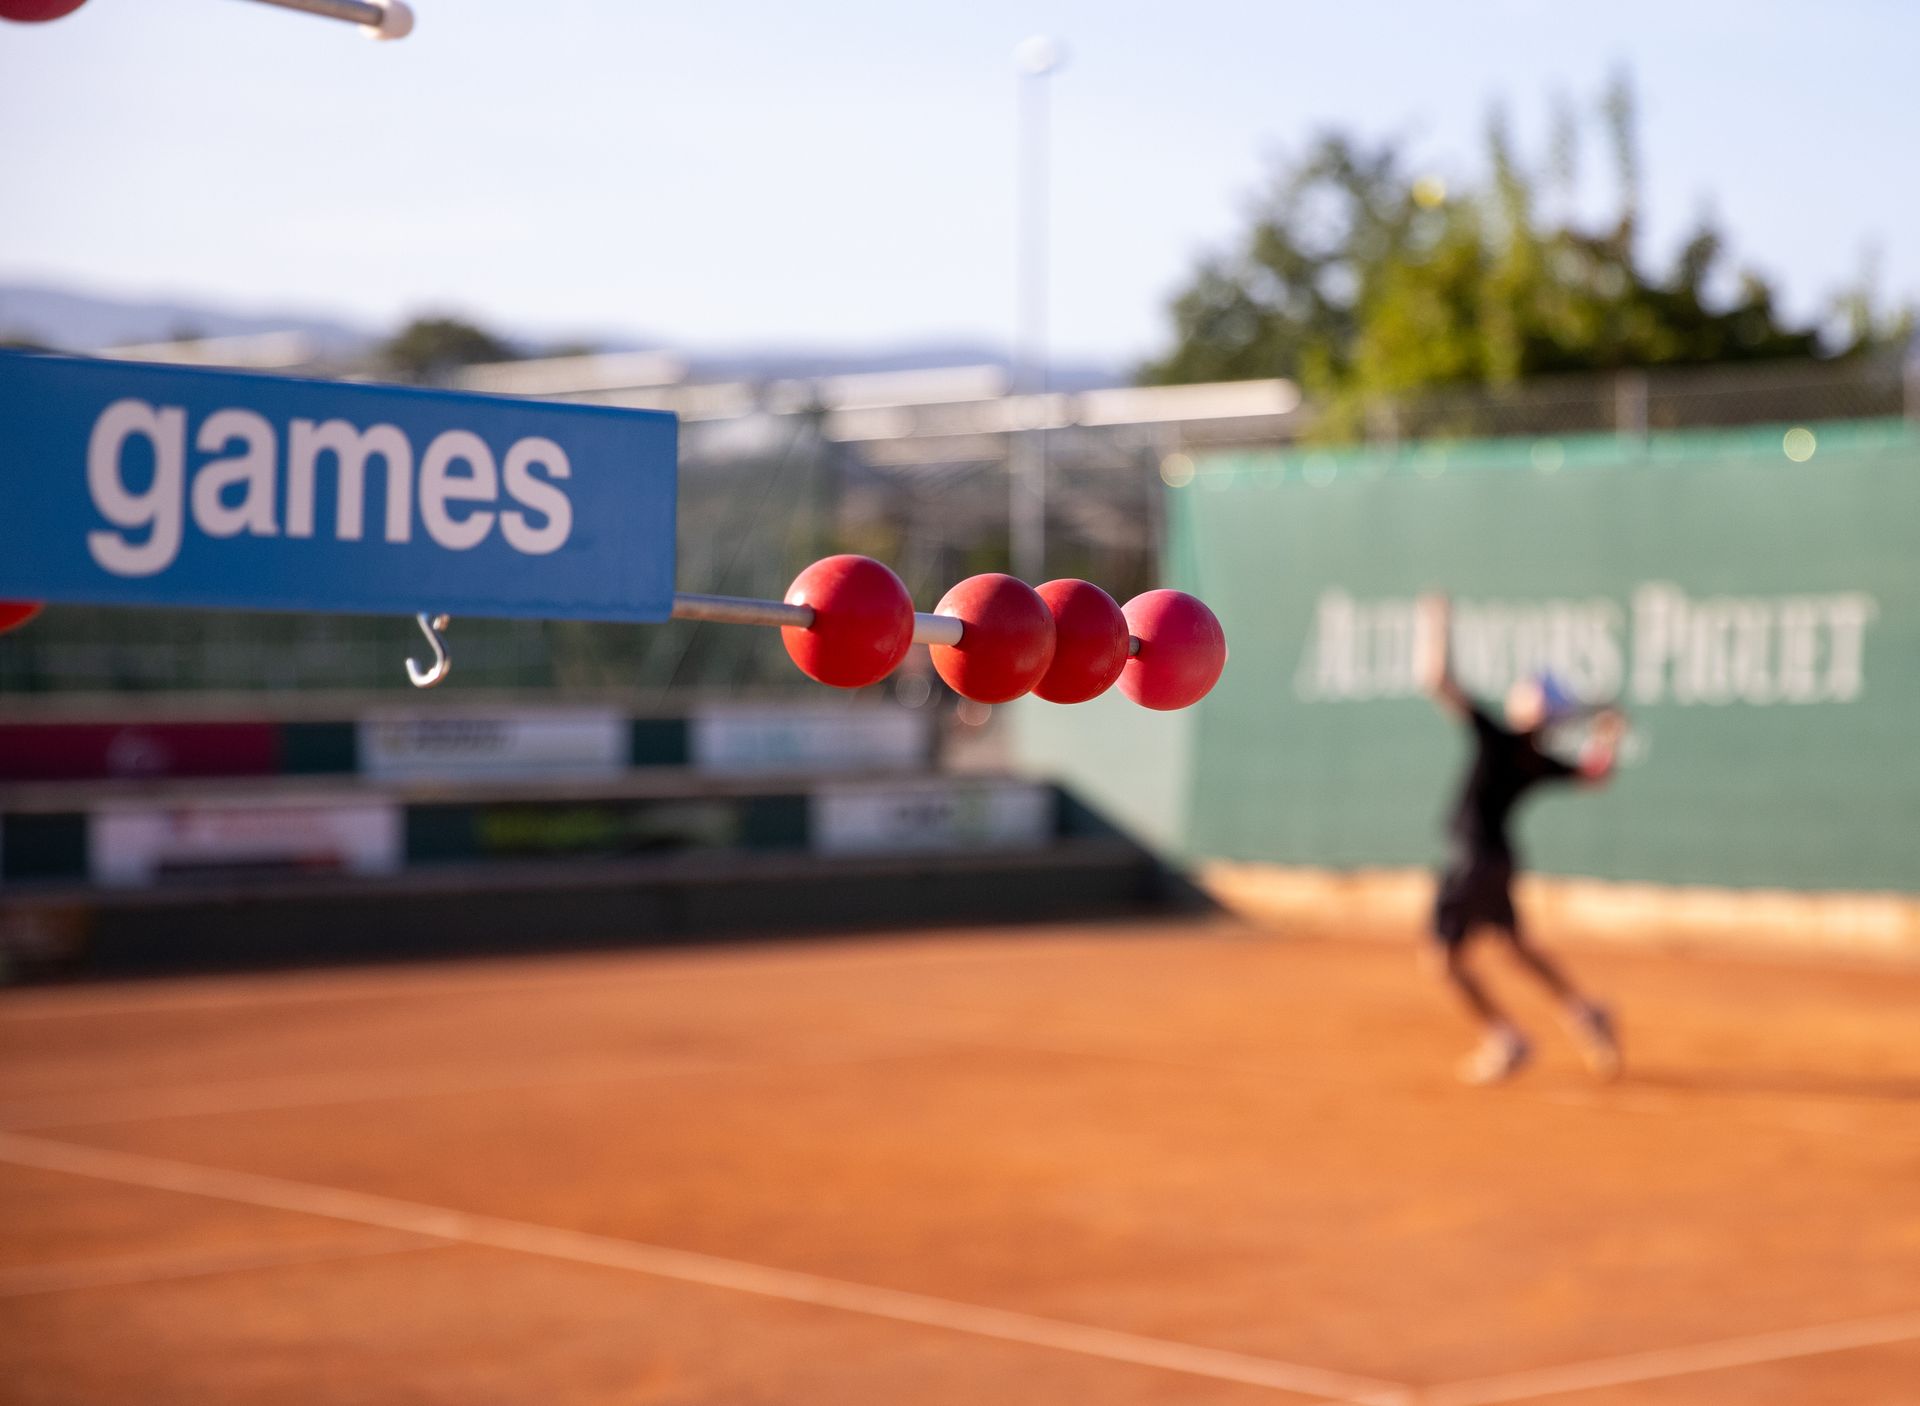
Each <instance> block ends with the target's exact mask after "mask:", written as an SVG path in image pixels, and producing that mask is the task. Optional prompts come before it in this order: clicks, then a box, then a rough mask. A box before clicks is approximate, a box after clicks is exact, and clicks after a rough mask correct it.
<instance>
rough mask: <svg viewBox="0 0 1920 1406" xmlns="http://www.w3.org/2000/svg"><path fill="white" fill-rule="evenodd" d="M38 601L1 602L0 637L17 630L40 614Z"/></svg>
mask: <svg viewBox="0 0 1920 1406" xmlns="http://www.w3.org/2000/svg"><path fill="white" fill-rule="evenodd" d="M40 609H41V606H40V602H39V601H37V600H0V635H4V634H5V633H6V632H7V631H8V630H17V629H19V628H20V627H21V626H22V625H24V624H26V623H27V621H29V620H31V619H33V617H34V616H36V615H38V614H39V613H40Z"/></svg>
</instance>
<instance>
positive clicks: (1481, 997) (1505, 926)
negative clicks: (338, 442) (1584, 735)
mask: <svg viewBox="0 0 1920 1406" xmlns="http://www.w3.org/2000/svg"><path fill="white" fill-rule="evenodd" d="M1451 615H1452V612H1451V609H1450V608H1449V605H1448V602H1447V599H1446V597H1444V596H1426V597H1423V598H1422V599H1421V601H1420V604H1419V617H1418V620H1417V624H1416V635H1415V668H1416V670H1417V676H1418V678H1419V680H1420V683H1421V685H1422V687H1424V688H1425V689H1426V691H1427V692H1428V694H1430V695H1431V696H1432V697H1433V699H1434V701H1435V702H1437V703H1438V704H1440V706H1441V707H1442V708H1444V709H1446V710H1447V711H1448V712H1450V713H1453V714H1454V715H1456V716H1457V717H1459V718H1460V719H1461V720H1462V721H1463V722H1465V723H1466V724H1467V725H1468V726H1469V727H1470V728H1471V729H1472V732H1473V759H1472V762H1471V764H1470V765H1469V766H1468V768H1467V774H1466V779H1465V780H1464V782H1463V783H1462V785H1461V787H1460V797H1459V800H1458V801H1457V802H1456V803H1455V805H1454V808H1453V814H1452V816H1451V818H1450V819H1449V821H1448V825H1447V838H1448V857H1447V866H1446V869H1445V870H1444V872H1443V873H1442V874H1441V875H1440V886H1439V893H1438V895H1437V896H1436V898H1435V901H1434V906H1433V937H1434V941H1435V944H1436V949H1437V951H1436V956H1437V959H1438V966H1439V970H1440V973H1441V975H1442V977H1443V978H1444V979H1445V981H1446V982H1447V984H1448V986H1450V987H1451V988H1452V989H1453V991H1454V992H1455V993H1456V994H1457V995H1458V996H1459V997H1460V999H1461V1001H1462V1002H1463V1003H1464V1004H1465V1005H1466V1007H1467V1009H1468V1010H1469V1011H1471V1012H1472V1014H1473V1016H1474V1018H1475V1019H1476V1020H1477V1021H1478V1022H1479V1024H1480V1028H1481V1041H1480V1045H1479V1048H1478V1049H1476V1050H1475V1051H1474V1052H1473V1053H1472V1054H1471V1055H1470V1056H1468V1057H1467V1059H1466V1060H1465V1061H1464V1062H1463V1063H1462V1065H1461V1066H1460V1077H1461V1078H1463V1079H1465V1080H1466V1081H1467V1082H1469V1083H1473V1084H1493V1083H1498V1082H1499V1081H1500V1080H1502V1079H1506V1078H1508V1077H1510V1076H1512V1075H1513V1074H1516V1073H1518V1072H1519V1071H1520V1070H1521V1069H1522V1068H1523V1067H1524V1066H1525V1065H1526V1063H1527V1060H1528V1058H1529V1057H1530V1055H1531V1054H1532V1047H1531V1046H1530V1045H1528V1043H1527V1037H1526V1036H1525V1035H1523V1034H1522V1033H1521V1032H1520V1028H1519V1027H1518V1026H1516V1025H1515V1024H1514V1023H1513V1021H1512V1020H1511V1019H1510V1018H1509V1017H1508V1016H1507V1014H1506V1012H1505V1011H1504V1010H1502V1009H1501V1008H1500V1007H1499V1006H1498V1005H1497V1004H1495V1002H1494V1000H1493V998H1492V997H1491V996H1489V995H1488V994H1487V989H1486V987H1485V986H1484V985H1483V984H1482V983H1481V981H1480V979H1479V978H1478V977H1477V976H1476V975H1475V974H1474V972H1473V971H1472V969H1471V968H1470V967H1469V966H1468V965H1467V961H1466V948H1467V940H1468V939H1469V938H1470V937H1471V936H1472V935H1473V934H1474V933H1476V932H1478V931H1481V930H1483V929H1491V930H1492V931H1493V932H1494V933H1495V934H1496V935H1497V936H1499V937H1500V938H1501V939H1502V940H1504V942H1505V944H1506V949H1507V951H1508V952H1509V953H1511V954H1512V955H1513V957H1514V959H1515V960H1516V961H1517V962H1518V963H1519V965H1520V967H1521V968H1522V969H1523V970H1525V971H1527V972H1529V973H1531V974H1532V975H1533V976H1534V977H1535V978H1536V979H1537V980H1538V981H1539V982H1540V983H1541V985H1543V986H1545V987H1546V988H1547V990H1548V991H1550V992H1552V993H1553V995H1554V997H1555V998H1556V999H1557V1000H1558V1001H1559V1002H1560V1004H1561V1007H1562V1009H1563V1010H1564V1011H1565V1012H1566V1019H1567V1026H1568V1029H1569V1030H1570V1031H1571V1032H1572V1034H1573V1036H1574V1038H1575V1039H1576V1040H1577V1041H1578V1042H1579V1044H1580V1048H1581V1052H1582V1053H1583V1054H1584V1055H1585V1056H1586V1060H1587V1064H1588V1066H1589V1067H1590V1068H1591V1069H1592V1070H1593V1071H1594V1072H1595V1073H1596V1074H1598V1075H1600V1076H1602V1077H1604V1078H1610V1077H1612V1076H1613V1075H1614V1074H1615V1073H1617V1072H1618V1070H1619V1067H1620V1047H1619V1043H1618V1041H1617V1040H1616V1039H1615V1036H1614V1031H1613V1022H1612V1020H1611V1019H1610V1017H1609V1016H1608V1014H1607V1012H1606V1010H1605V1009H1604V1008H1603V1007H1601V1006H1600V1005H1598V1004H1596V1003H1595V1002H1594V1001H1593V1000H1591V999H1590V998H1589V997H1587V996H1586V995H1584V994H1582V993H1581V992H1580V991H1579V990H1578V989H1577V988H1576V987H1575V986H1574V985H1573V983H1572V982H1571V981H1569V980H1568V979H1567V976H1566V974H1565V973H1564V972H1563V971H1562V970H1561V969H1560V967H1559V966H1558V965H1556V964H1555V963H1554V962H1553V961H1552V960H1551V959H1550V958H1548V957H1547V956H1546V954H1545V953H1543V952H1541V951H1540V950H1539V949H1538V948H1537V947H1535V946H1533V944H1532V943H1531V942H1529V941H1528V940H1527V938H1526V935H1525V933H1524V931H1523V930H1522V928H1521V926H1520V922H1519V919H1518V917H1517V915H1516V914H1515V913H1514V909H1513V876H1514V871H1515V870H1516V869H1517V868H1518V867H1519V860H1518V857H1517V856H1516V854H1515V853H1514V848H1513V841H1512V838H1511V837H1510V835H1509V834H1508V823H1509V821H1510V820H1511V818H1512V815H1513V809H1514V806H1515V805H1516V804H1517V803H1518V802H1519V801H1520V799H1521V797H1523V796H1525V795H1526V794H1527V793H1528V792H1529V791H1531V790H1532V789H1533V788H1534V787H1535V786H1538V785H1541V784H1543V783H1546V782H1553V781H1570V780H1580V781H1585V782H1587V783H1589V784H1599V783H1601V782H1604V781H1605V780H1606V779H1607V778H1608V777H1609V776H1610V775H1611V774H1612V772H1613V762H1614V751H1615V748H1616V746H1617V745H1618V743H1619V740H1620V734H1621V731H1622V729H1623V727H1624V720H1623V719H1622V718H1621V716H1620V714H1619V713H1618V712H1617V711H1615V710H1614V709H1611V708H1603V709H1599V710H1589V709H1584V708H1581V707H1580V706H1579V705H1577V704H1575V703H1574V701H1573V700H1572V699H1571V698H1570V697H1569V696H1568V695H1567V694H1566V692H1565V690H1564V689H1562V688H1561V687H1560V685H1559V683H1558V682H1557V681H1556V680H1555V679H1553V678H1552V677H1551V676H1550V675H1541V676H1539V677H1536V678H1531V679H1522V680H1521V681H1519V682H1518V683H1516V684H1515V685H1514V686H1513V688H1512V689H1511V690H1510V691H1509V692H1508V694H1507V699H1506V710H1505V711H1506V718H1505V721H1504V722H1499V721H1495V719H1494V718H1493V717H1491V716H1490V715H1489V714H1488V713H1487V712H1486V711H1485V710H1484V709H1482V708H1481V707H1480V706H1479V705H1478V704H1477V703H1475V702H1474V701H1473V699H1471V698H1469V697H1468V696H1467V694H1466V693H1465V691H1464V690H1462V689H1461V687H1460V685H1459V683H1458V682H1456V681H1455V679H1454V677H1453V667H1452V662H1451V658H1450V652H1449V646H1448V639H1449V635H1450V633H1451V624H1452V620H1451ZM1583 715H1590V716H1591V717H1592V719H1593V727H1592V732H1591V735H1590V737H1589V739H1588V741H1587V743H1586V745H1585V747H1584V748H1583V749H1582V752H1581V756H1580V760H1579V763H1578V764H1577V765H1571V764H1569V763H1567V762H1564V761H1561V760H1560V759H1559V758H1557V757H1554V756H1550V755H1549V754H1548V753H1547V752H1545V751H1544V750H1542V748H1541V734H1542V731H1543V729H1545V728H1546V727H1548V726H1550V725H1553V724H1557V723H1564V722H1568V721H1571V720H1573V719H1574V718H1576V717H1578V716H1583Z"/></svg>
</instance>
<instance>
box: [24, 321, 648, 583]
mask: <svg viewBox="0 0 1920 1406" xmlns="http://www.w3.org/2000/svg"><path fill="white" fill-rule="evenodd" d="M676 441H677V430H676V423H675V420H674V417H673V416H671V415H667V414H663V413H660V412H657V411H649V410H618V409H612V408H608V407H604V406H587V405H563V404H555V403H551V402H541V401H522V400H509V399H505V398H501V397H495V396H484V395H469V394H464V393H458V392H449V391H427V390H411V389H403V388H400V387H393V386H366V385H353V384H342V383H335V382H327V381H303V380H294V379H291V378H285V377H279V376H261V375H248V374H244V373H238V372H226V371H202V370H184V369H180V368H177V367H166V366H143V365H138V364H135V363H131V362H117V361H94V360H88V359H84V358H79V357H63V356H37V355H31V354H26V353H16V352H0V599H18V600H48V601H77V602H89V603H93V604H99V605H167V606H213V607H225V608H232V609H241V610H314V611H341V612H368V613H379V614H386V613H394V614H409V615H410V614H414V613H416V612H422V611H430V612H441V611H444V612H447V613H450V614H454V615H466V616H539V617H545V618H551V619H574V620H636V621H637V620H664V619H666V618H667V616H668V614H669V613H670V611H671V610H672V606H673V586H674V513H675V486H676V485H675V476H676V460H677V443H676Z"/></svg>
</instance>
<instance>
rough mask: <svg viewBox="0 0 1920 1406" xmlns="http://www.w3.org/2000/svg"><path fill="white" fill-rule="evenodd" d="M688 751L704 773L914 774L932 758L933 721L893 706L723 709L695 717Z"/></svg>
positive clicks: (698, 714)
mask: <svg viewBox="0 0 1920 1406" xmlns="http://www.w3.org/2000/svg"><path fill="white" fill-rule="evenodd" d="M688 752H689V754H690V759H691V761H692V762H693V765H694V766H695V767H696V768H698V769H699V770H701V771H708V772H723V773H731V774H736V775H738V774H746V773H754V772H760V773H766V772H799V771H911V770H915V769H917V768H919V767H923V766H925V765H927V763H928V762H929V760H931V757H932V752H933V727H932V719H931V718H930V717H928V715H927V714H925V713H919V712H912V711H909V710H908V709H905V708H891V707H858V708H847V707H832V706H828V707H820V706H817V705H816V706H811V707H809V706H806V705H800V706H782V707H767V706H764V705H761V706H742V707H727V706H716V707H711V708H703V709H701V710H700V711H699V712H697V713H695V714H694V716H693V717H692V719H691V720H690V721H689V725H688Z"/></svg>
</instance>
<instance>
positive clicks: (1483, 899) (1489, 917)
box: [1433, 853, 1518, 947]
mask: <svg viewBox="0 0 1920 1406" xmlns="http://www.w3.org/2000/svg"><path fill="white" fill-rule="evenodd" d="M1517 926H1518V920H1517V919H1516V918H1515V915H1514V911H1513V857H1512V856H1511V855H1506V854H1473V853H1469V854H1462V855H1456V856H1455V857H1454V859H1453V860H1452V861H1451V862H1450V863H1449V864H1448V866H1447V867H1446V869H1444V870H1442V871H1441V874H1440V887H1439V892H1438V893H1437V894H1436V895H1435V896H1434V900H1433V935H1434V937H1435V938H1436V939H1437V940H1438V941H1439V942H1440V944H1441V945H1442V946H1444V947H1457V946H1458V945H1459V944H1460V943H1462V942H1464V941H1465V940H1466V937H1467V934H1468V933H1470V932H1472V931H1473V930H1474V929H1475V928H1477V927H1491V928H1504V929H1506V930H1507V931H1508V932H1512V931H1514V930H1515V928H1516V927H1517Z"/></svg>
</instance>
